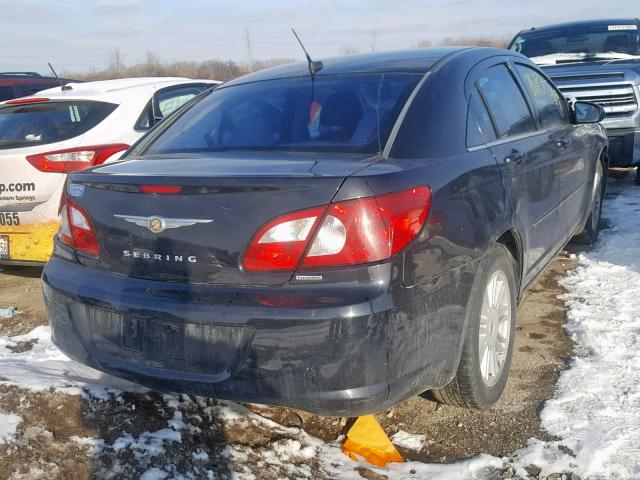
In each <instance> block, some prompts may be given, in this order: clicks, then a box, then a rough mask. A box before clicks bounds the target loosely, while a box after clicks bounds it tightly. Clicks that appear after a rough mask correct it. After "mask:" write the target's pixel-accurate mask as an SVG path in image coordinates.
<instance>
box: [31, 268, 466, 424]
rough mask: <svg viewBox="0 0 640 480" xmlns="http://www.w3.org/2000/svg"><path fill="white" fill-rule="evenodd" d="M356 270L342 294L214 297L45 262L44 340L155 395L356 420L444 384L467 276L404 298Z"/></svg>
mask: <svg viewBox="0 0 640 480" xmlns="http://www.w3.org/2000/svg"><path fill="white" fill-rule="evenodd" d="M365 270H366V271H367V272H368V275H369V278H368V279H366V278H363V280H367V281H363V282H353V283H349V284H342V285H327V284H323V285H310V284H307V285H299V284H297V285H294V284H289V285H287V286H284V287H279V288H270V289H261V288H236V287H224V288H223V287H212V286H204V285H184V284H169V283H162V282H154V281H149V280H142V279H132V278H129V277H124V276H121V275H116V274H111V273H107V272H101V271H97V270H93V269H90V268H86V267H83V266H80V265H78V264H74V263H71V262H67V261H65V260H62V259H59V258H57V257H54V258H53V259H52V260H51V261H50V262H49V263H48V264H47V265H46V267H45V269H44V272H43V284H44V296H45V302H46V306H47V311H48V315H49V321H50V324H51V327H52V332H53V333H52V337H53V341H54V342H55V343H56V345H57V346H58V347H59V348H60V349H61V350H63V351H64V352H65V353H67V354H68V355H69V356H71V357H73V358H75V359H76V360H78V361H80V362H82V363H84V364H87V365H90V366H92V367H94V368H97V369H99V370H102V371H104V372H108V373H111V374H114V375H116V376H120V377H124V378H127V379H130V380H133V381H135V382H138V383H141V384H144V385H147V386H149V387H152V388H155V389H159V390H164V391H174V392H176V391H177V392H184V393H191V394H197V395H204V396H210V397H217V398H224V399H229V400H236V401H244V402H251V403H262V404H271V405H286V406H291V407H295V408H300V409H303V410H307V411H310V412H314V413H317V414H321V415H336V416H357V415H363V414H368V413H372V412H376V411H379V410H381V409H384V408H387V407H389V406H391V405H394V404H396V403H398V402H400V401H402V400H404V399H406V398H409V397H410V396H413V395H415V394H417V393H420V392H422V391H424V390H426V389H429V388H434V387H441V386H443V385H445V384H446V383H447V382H448V381H449V379H450V378H451V377H452V376H453V374H454V372H455V369H456V368H457V361H458V358H459V355H458V352H459V347H460V345H461V342H460V340H461V332H462V329H463V325H464V317H465V306H466V298H467V297H468V292H466V293H465V292H464V291H463V290H462V289H461V288H460V287H461V286H462V287H465V286H466V285H467V284H469V288H470V279H472V277H473V276H472V275H468V273H469V272H466V273H465V272H463V270H465V269H461V270H460V271H453V272H451V274H446V275H443V276H442V277H439V278H438V279H436V280H434V283H433V284H430V285H427V284H425V285H423V286H422V287H420V286H417V287H414V288H410V289H407V288H403V287H401V286H400V287H397V288H395V287H394V286H393V285H392V284H391V279H392V278H393V272H394V270H395V271H396V272H397V265H394V264H383V265H378V266H375V267H368V268H366V269H365ZM454 285H455V286H456V288H454ZM427 306H429V307H430V308H429V310H428V311H426V307H427Z"/></svg>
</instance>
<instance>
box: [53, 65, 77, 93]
mask: <svg viewBox="0 0 640 480" xmlns="http://www.w3.org/2000/svg"><path fill="white" fill-rule="evenodd" d="M47 65H49V68H50V69H51V71H52V72H53V76H54V77H56V80H58V83H59V84H60V89H61V90H62V91H63V92H64V91H66V90H72V88H71V87H70V86H69V85H65V84H64V83H62V80H61V79H60V77H59V76H58V74H57V73H56V71H55V70H54V69H53V65H51V63H49V62H47Z"/></svg>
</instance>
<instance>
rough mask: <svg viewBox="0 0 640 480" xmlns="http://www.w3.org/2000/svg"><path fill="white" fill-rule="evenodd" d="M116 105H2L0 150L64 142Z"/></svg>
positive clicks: (104, 116) (85, 103)
mask: <svg viewBox="0 0 640 480" xmlns="http://www.w3.org/2000/svg"><path fill="white" fill-rule="evenodd" d="M116 107H117V105H115V104H113V103H106V102H92V101H73V102H70V101H62V102H55V101H48V102H42V103H30V104H20V105H5V106H0V150H6V149H10V148H22V147H32V146H35V145H46V144H48V143H54V142H61V141H63V140H67V139H69V138H73V137H77V136H78V135H82V134H83V133H85V132H86V131H88V130H89V129H91V128H93V127H95V126H96V125H97V124H98V123H100V122H101V121H102V120H104V119H105V118H106V117H107V116H108V115H109V114H110V113H111V112H113V111H114V110H115V108H116Z"/></svg>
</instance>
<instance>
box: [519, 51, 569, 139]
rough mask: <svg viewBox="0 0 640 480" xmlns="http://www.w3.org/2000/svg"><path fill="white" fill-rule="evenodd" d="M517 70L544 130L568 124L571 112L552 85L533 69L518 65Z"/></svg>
mask: <svg viewBox="0 0 640 480" xmlns="http://www.w3.org/2000/svg"><path fill="white" fill-rule="evenodd" d="M516 70H517V71H518V74H519V75H520V76H521V77H522V80H523V83H524V86H525V88H526V89H527V92H528V93H529V98H531V100H532V101H533V104H534V106H535V108H536V114H537V116H538V121H539V122H540V125H541V126H542V128H554V127H559V126H563V125H566V124H568V123H569V112H567V108H566V104H565V103H564V99H563V98H562V97H561V96H560V94H559V93H558V91H557V90H556V89H555V88H553V86H552V85H551V83H549V81H548V80H547V79H546V78H544V77H543V76H542V75H540V74H539V73H538V72H536V71H535V70H534V69H533V68H531V67H527V66H525V65H522V64H520V63H517V64H516Z"/></svg>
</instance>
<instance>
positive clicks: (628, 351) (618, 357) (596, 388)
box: [0, 186, 640, 480]
mask: <svg viewBox="0 0 640 480" xmlns="http://www.w3.org/2000/svg"><path fill="white" fill-rule="evenodd" d="M605 209H606V212H605V216H606V217H608V218H609V219H610V222H611V224H612V225H613V227H612V228H611V229H609V230H607V231H605V232H603V235H602V238H601V240H600V241H599V243H598V245H597V246H596V248H594V249H593V250H591V251H588V252H587V253H582V254H580V257H579V266H578V268H577V269H576V270H575V271H574V272H572V273H571V274H570V275H569V276H568V277H567V278H566V279H564V280H563V285H564V286H565V288H566V289H567V290H568V293H567V294H566V295H564V297H563V299H564V300H565V301H566V303H567V305H568V307H569V311H568V323H567V330H568V332H569V334H570V335H571V337H572V338H573V340H574V341H575V342H576V344H577V353H576V357H575V358H573V359H572V360H571V361H570V364H569V368H568V369H567V370H565V371H564V372H563V373H562V374H561V376H560V378H559V382H558V386H557V393H556V395H555V397H554V398H553V399H552V400H549V401H548V402H547V403H546V404H545V406H544V408H543V409H542V411H541V420H542V425H543V427H544V428H545V429H546V430H547V431H548V432H549V433H551V434H553V435H555V436H556V437H557V440H555V441H541V440H538V439H531V440H530V444H529V446H528V447H527V448H525V449H522V450H520V451H518V452H515V454H514V455H513V456H512V457H511V458H503V459H499V458H495V457H491V456H489V455H479V456H478V457H475V458H472V459H469V460H466V461H461V462H456V463H452V464H434V463H419V462H407V463H403V464H393V465H389V466H388V467H387V468H386V469H377V468H373V467H372V468H371V469H372V470H374V471H376V472H378V473H382V474H385V475H387V476H388V478H390V479H419V478H430V479H432V480H437V479H447V480H449V479H460V480H462V479H474V478H477V479H485V478H496V475H497V473H498V472H503V474H502V475H503V476H504V472H505V470H504V469H505V466H507V467H508V466H510V467H511V469H512V470H513V471H514V472H515V475H517V476H520V477H522V478H527V472H526V471H525V467H527V466H529V465H532V464H533V465H536V466H537V467H539V468H540V469H541V470H542V472H541V475H547V474H550V473H557V472H573V473H576V474H578V475H580V476H581V477H582V478H583V479H585V478H594V479H596V478H614V479H637V478H640V368H639V367H640V321H639V320H640V314H639V313H638V312H639V311H640V295H639V294H638V292H640V188H637V187H633V186H631V187H627V188H626V189H625V190H624V191H623V194H621V195H618V196H617V197H615V198H613V199H610V200H609V201H608V202H606V203H605ZM49 334H50V331H49V329H48V328H47V327H38V328H36V329H35V330H33V331H32V332H30V333H29V334H27V335H22V336H19V337H11V338H9V337H0V374H1V375H2V378H0V380H1V381H0V383H12V384H17V385H20V386H21V387H22V388H27V389H32V390H38V391H40V390H45V389H48V388H54V389H57V390H60V391H62V392H64V393H71V394H81V395H85V396H87V397H88V398H92V399H95V401H98V402H99V401H102V400H105V399H112V398H116V399H118V398H120V397H119V395H121V391H123V390H133V391H138V392H144V391H145V390H144V389H142V388H141V387H138V386H136V385H134V384H131V383H129V382H125V381H122V380H119V379H116V378H113V377H111V376H108V375H104V374H101V373H99V372H96V371H94V370H92V369H90V368H87V367H83V366H81V365H79V364H78V363H76V362H74V361H72V360H70V359H68V358H67V357H66V356H65V355H63V354H62V353H61V352H60V351H58V350H57V349H56V348H55V346H54V345H53V344H52V343H51V341H50V339H49ZM21 345H22V346H23V347H24V345H27V346H30V348H19V347H20V346H21ZM162 398H163V402H164V403H163V407H162V408H169V409H171V410H169V411H173V416H172V417H169V418H168V420H167V421H166V426H165V427H163V428H160V429H154V430H150V431H145V432H142V433H140V434H138V435H137V436H133V435H131V434H124V435H121V436H120V437H118V438H116V439H115V440H114V441H112V442H110V443H107V442H105V441H104V440H103V439H100V438H80V437H76V438H74V441H76V442H77V443H79V444H82V445H86V446H89V447H90V451H91V452H92V454H93V455H100V454H101V453H102V454H103V453H104V452H118V451H120V450H123V449H127V450H128V451H129V452H131V454H132V456H133V458H134V459H135V461H138V462H147V461H148V459H149V458H160V459H164V458H165V457H166V455H165V451H169V449H171V448H174V446H175V445H176V444H179V445H182V444H183V440H184V438H185V436H187V435H190V434H192V433H193V432H197V431H198V429H200V428H201V427H200V426H198V424H197V423H198V422H197V418H198V417H203V418H204V417H207V416H208V417H211V416H215V417H217V418H219V421H220V422H222V424H225V425H230V424H235V425H240V426H241V427H242V428H244V429H253V428H269V429H273V430H275V431H277V432H281V433H282V436H281V437H280V438H279V439H276V440H275V441H271V442H270V443H267V444H266V445H265V446H264V447H260V448H255V447H251V446H243V445H242V444H229V445H227V447H226V448H225V449H224V450H223V452H222V456H223V457H224V459H225V461H227V462H229V463H230V464H231V465H233V466H234V470H235V473H234V477H235V478H239V479H250V478H254V473H255V468H264V469H269V468H272V467H274V466H276V467H278V468H280V469H282V470H283V471H286V472H287V476H288V477H291V478H293V477H297V478H310V477H313V476H314V475H316V474H317V473H315V472H316V471H314V470H312V468H311V466H312V465H315V466H316V468H318V469H319V471H320V472H322V475H324V476H326V477H327V478H335V479H341V480H351V479H361V478H362V477H361V476H360V474H359V473H358V472H357V471H356V468H357V467H359V466H360V465H359V464H358V463H355V462H352V461H351V460H349V459H348V458H347V457H346V456H344V455H343V454H342V452H341V451H340V442H339V441H337V442H335V443H325V442H323V441H321V440H319V439H317V438H314V437H312V436H310V435H308V434H307V433H306V432H304V431H303V430H301V429H297V428H285V427H282V426H280V425H277V424H275V423H274V422H271V421H270V420H267V419H265V418H263V417H260V416H258V415H255V414H253V413H251V412H250V411H249V410H247V409H246V408H244V407H242V406H241V405H238V404H235V403H232V402H215V403H212V402H211V401H207V400H205V399H199V398H198V397H188V396H184V395H165V396H163V397H162ZM92 401H93V400H92ZM194 408H195V411H196V412H197V414H196V415H194V414H193V410H194ZM213 410H215V411H213ZM187 411H189V412H190V413H189V417H188V419H187V417H186V413H187ZM20 421H21V418H20V417H19V416H17V415H4V414H0V443H1V442H2V441H5V442H6V441H11V439H12V437H13V436H14V433H15V431H16V427H17V426H18V425H19V423H20ZM394 441H395V443H396V444H397V445H399V446H403V447H405V448H410V449H411V448H412V449H417V450H419V449H420V448H421V445H422V443H423V442H424V439H423V438H422V437H420V436H415V435H411V434H407V433H406V432H398V434H396V435H395V436H394ZM210 453H211V452H210ZM210 453H207V452H206V451H204V450H203V449H201V448H195V447H194V449H193V452H191V453H190V454H189V457H190V458H192V459H193V462H194V463H199V464H202V463H203V462H209V461H213V462H215V461H216V460H217V459H214V458H210V456H211V455H210ZM167 461H168V462H169V463H170V459H168V460H167ZM169 463H168V464H166V465H163V466H161V467H160V466H158V465H157V464H154V465H153V466H151V465H150V464H148V463H142V465H149V466H148V467H144V469H146V471H144V472H143V475H142V477H141V478H145V479H149V480H154V479H165V478H187V477H188V475H189V472H183V471H180V472H179V471H177V470H176V468H177V467H176V466H175V465H171V464H169ZM250 465H253V467H254V469H253V470H252V469H251V468H249V466H250ZM185 475H186V476H185Z"/></svg>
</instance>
